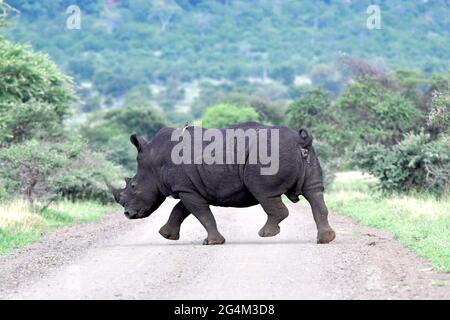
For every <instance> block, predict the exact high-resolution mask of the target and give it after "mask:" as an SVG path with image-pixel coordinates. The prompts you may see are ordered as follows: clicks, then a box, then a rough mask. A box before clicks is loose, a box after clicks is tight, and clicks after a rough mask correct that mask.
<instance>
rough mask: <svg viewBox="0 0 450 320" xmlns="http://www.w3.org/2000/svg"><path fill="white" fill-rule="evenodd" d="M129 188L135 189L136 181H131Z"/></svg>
mask: <svg viewBox="0 0 450 320" xmlns="http://www.w3.org/2000/svg"><path fill="white" fill-rule="evenodd" d="M131 189H133V190H134V189H136V182H133V183H131Z"/></svg>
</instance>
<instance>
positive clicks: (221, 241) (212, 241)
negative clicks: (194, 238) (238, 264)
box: [203, 237, 225, 245]
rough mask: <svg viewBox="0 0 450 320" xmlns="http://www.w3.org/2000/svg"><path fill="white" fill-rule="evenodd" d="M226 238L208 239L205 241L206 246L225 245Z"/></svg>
mask: <svg viewBox="0 0 450 320" xmlns="http://www.w3.org/2000/svg"><path fill="white" fill-rule="evenodd" d="M224 243H225V238H224V237H219V238H206V239H205V240H203V244H204V245H216V244H224Z"/></svg>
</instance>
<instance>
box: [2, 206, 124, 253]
mask: <svg viewBox="0 0 450 320" xmlns="http://www.w3.org/2000/svg"><path fill="white" fill-rule="evenodd" d="M114 210H117V208H114V207H113V206H108V205H104V204H102V203H99V202H95V201H78V202H72V201H68V200H63V201H58V202H55V203H52V204H51V205H50V206H48V207H47V208H45V209H44V210H42V211H40V212H37V211H36V210H32V209H31V208H30V206H29V204H28V203H27V202H26V201H23V200H19V199H17V200H14V201H11V202H7V203H2V204H0V255H3V254H6V253H9V252H11V250H13V249H14V248H20V247H23V246H25V245H27V244H30V243H32V242H33V241H36V240H38V239H39V238H40V237H41V236H42V235H43V234H44V233H45V232H48V231H51V230H53V229H55V228H59V227H63V226H67V225H71V224H76V223H87V222H93V221H97V220H99V219H100V218H101V217H103V216H104V215H105V214H106V213H108V212H111V211H114Z"/></svg>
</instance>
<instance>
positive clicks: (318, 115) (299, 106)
mask: <svg viewBox="0 0 450 320" xmlns="http://www.w3.org/2000/svg"><path fill="white" fill-rule="evenodd" d="M287 116H288V124H289V126H290V127H292V128H294V129H299V128H301V127H307V128H309V129H311V130H312V132H313V134H314V137H316V138H317V139H319V140H321V141H323V142H327V143H333V144H334V143H336V140H337V139H338V137H337V136H336V131H337V130H336V125H337V119H335V117H334V115H333V110H332V104H331V99H330V95H329V93H328V91H326V90H324V89H320V88H313V89H308V90H307V91H306V92H305V93H304V94H303V95H302V96H301V97H300V98H299V99H298V100H297V101H295V102H293V103H291V104H290V105H289V107H288V110H287Z"/></svg>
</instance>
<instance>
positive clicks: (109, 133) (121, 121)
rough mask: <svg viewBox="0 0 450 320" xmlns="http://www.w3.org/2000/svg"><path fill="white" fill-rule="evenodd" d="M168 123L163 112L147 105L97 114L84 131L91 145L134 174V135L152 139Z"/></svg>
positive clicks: (92, 116)
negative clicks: (162, 115)
mask: <svg viewBox="0 0 450 320" xmlns="http://www.w3.org/2000/svg"><path fill="white" fill-rule="evenodd" d="M165 126H166V123H165V120H163V118H162V117H161V115H160V114H159V113H158V112H157V111H156V110H155V109H154V108H153V107H152V106H150V105H148V104H145V105H140V106H130V107H126V108H120V109H118V108H115V109H110V110H107V111H101V112H96V113H93V114H91V116H90V118H89V121H88V122H87V123H86V124H85V125H84V126H83V127H82V132H83V136H84V137H85V138H86V139H87V140H88V141H89V144H90V146H91V148H93V149H94V150H97V151H99V152H102V153H103V154H104V155H105V157H106V158H107V159H108V160H111V161H113V162H115V163H117V164H120V165H122V166H124V168H125V169H126V170H127V172H128V173H131V172H133V170H135V168H136V149H135V148H134V147H133V146H132V145H131V144H130V143H129V137H130V135H131V134H132V133H137V134H138V135H139V136H142V137H144V138H146V139H151V138H153V136H154V135H155V134H156V133H157V132H158V131H159V130H160V129H161V128H163V127H165Z"/></svg>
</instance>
